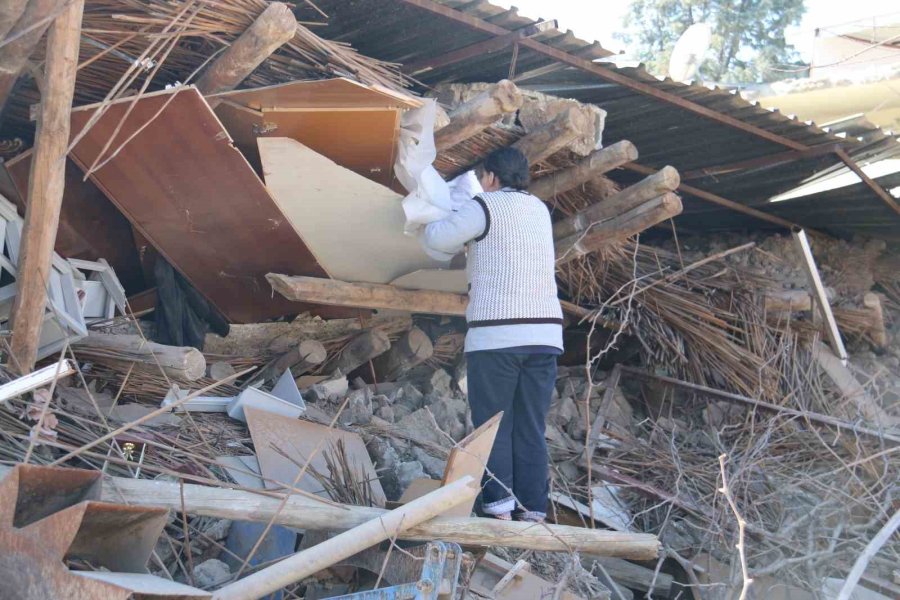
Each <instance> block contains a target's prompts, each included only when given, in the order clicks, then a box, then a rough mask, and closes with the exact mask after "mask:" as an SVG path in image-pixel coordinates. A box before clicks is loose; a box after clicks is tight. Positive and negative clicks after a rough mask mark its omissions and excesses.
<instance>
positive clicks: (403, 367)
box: [375, 327, 434, 381]
mask: <svg viewBox="0 0 900 600" xmlns="http://www.w3.org/2000/svg"><path fill="white" fill-rule="evenodd" d="M432 354H434V345H433V344H432V343H431V338H429V337H428V335H427V334H426V333H425V332H424V331H422V330H421V329H419V328H418V327H413V328H412V329H410V330H409V331H407V332H406V334H405V335H403V336H402V337H401V338H400V339H399V340H397V341H396V342H395V343H394V344H393V345H391V349H390V350H389V351H387V352H385V353H384V354H382V355H381V356H379V357H378V359H377V360H376V361H375V370H376V371H377V372H378V373H379V374H380V375H381V377H380V379H381V380H383V381H394V380H395V379H397V378H398V377H400V376H401V375H403V374H404V373H406V372H407V371H409V370H410V369H412V368H413V367H415V366H416V365H419V364H422V363H423V362H425V361H426V360H428V359H429V358H431V356H432Z"/></svg>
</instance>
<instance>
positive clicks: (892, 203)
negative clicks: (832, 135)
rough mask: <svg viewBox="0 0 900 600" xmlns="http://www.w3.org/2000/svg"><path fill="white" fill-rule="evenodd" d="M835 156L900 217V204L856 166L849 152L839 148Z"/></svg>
mask: <svg viewBox="0 0 900 600" xmlns="http://www.w3.org/2000/svg"><path fill="white" fill-rule="evenodd" d="M835 154H837V155H838V158H840V159H841V160H842V161H843V162H844V164H845V165H847V167H848V168H849V169H850V170H851V171H853V172H854V173H856V176H857V177H859V178H860V179H862V182H863V183H864V184H866V186H867V187H868V188H869V189H870V190H872V191H873V192H874V193H875V195H876V196H878V198H879V199H880V200H881V201H882V202H884V203H885V204H887V206H888V208H890V209H891V210H893V211H894V212H895V213H896V214H898V215H900V204H897V201H896V200H895V199H894V197H893V196H891V194H890V192H888V191H887V190H886V189H884V188H883V187H881V186H880V185H878V183H876V182H875V180H873V179H872V178H871V177H869V176H868V175H866V173H865V171H863V170H862V169H861V168H860V167H859V165H858V164H856V161H855V160H853V159H852V158H850V155H849V154H847V152H846V151H845V150H844V149H843V148H838V149H837V150H836V151H835Z"/></svg>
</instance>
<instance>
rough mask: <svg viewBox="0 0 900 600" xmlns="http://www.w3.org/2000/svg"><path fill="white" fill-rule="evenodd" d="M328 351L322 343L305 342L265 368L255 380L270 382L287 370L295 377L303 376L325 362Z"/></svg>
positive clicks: (314, 341)
mask: <svg viewBox="0 0 900 600" xmlns="http://www.w3.org/2000/svg"><path fill="white" fill-rule="evenodd" d="M326 358H328V351H326V350H325V346H323V345H322V342H319V341H316V340H303V341H302V342H300V343H299V344H297V346H296V347H294V348H292V349H290V350H288V351H287V352H285V353H284V354H282V355H281V356H279V357H278V358H276V359H275V360H273V361H272V362H271V363H269V364H268V365H267V366H266V368H264V369H263V370H262V371H261V372H260V374H259V376H258V377H256V378H255V379H257V380H262V381H268V380H271V379H275V378H276V377H279V376H280V375H281V374H282V373H284V371H285V369H290V370H291V372H292V373H293V374H294V376H298V375H302V374H304V373H306V372H307V371H309V370H310V369H312V368H313V367H315V366H317V365H320V364H322V363H323V362H325V359H326Z"/></svg>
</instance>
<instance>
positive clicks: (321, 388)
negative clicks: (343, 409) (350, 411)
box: [307, 376, 350, 402]
mask: <svg viewBox="0 0 900 600" xmlns="http://www.w3.org/2000/svg"><path fill="white" fill-rule="evenodd" d="M349 390H350V382H349V381H347V378H346V377H343V376H342V377H338V378H336V379H328V380H325V381H320V382H319V383H316V384H314V385H312V386H311V387H310V388H309V390H307V393H308V394H309V396H308V398H307V399H309V400H312V401H313V402H321V401H322V400H332V399H336V398H343V397H344V396H346V395H347V392H348V391H349Z"/></svg>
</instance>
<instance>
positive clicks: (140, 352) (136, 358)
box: [75, 332, 206, 381]
mask: <svg viewBox="0 0 900 600" xmlns="http://www.w3.org/2000/svg"><path fill="white" fill-rule="evenodd" d="M75 348H76V352H78V353H80V354H83V355H86V356H97V357H104V358H108V359H112V360H119V361H123V362H134V363H140V364H142V365H145V366H147V368H148V369H150V370H156V371H157V372H158V371H159V369H162V371H163V372H164V373H165V374H166V375H167V376H169V377H171V378H173V379H180V380H182V381H196V380H197V379H200V378H201V377H203V376H205V375H206V358H204V356H203V353H202V352H200V351H199V350H197V349H196V348H191V347H189V346H167V345H165V344H157V343H156V342H151V341H149V340H147V339H145V338H143V337H141V336H139V335H110V334H105V333H95V332H91V333H90V335H88V336H87V337H86V338H84V339H82V340H79V341H78V342H77V343H76V344H75Z"/></svg>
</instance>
